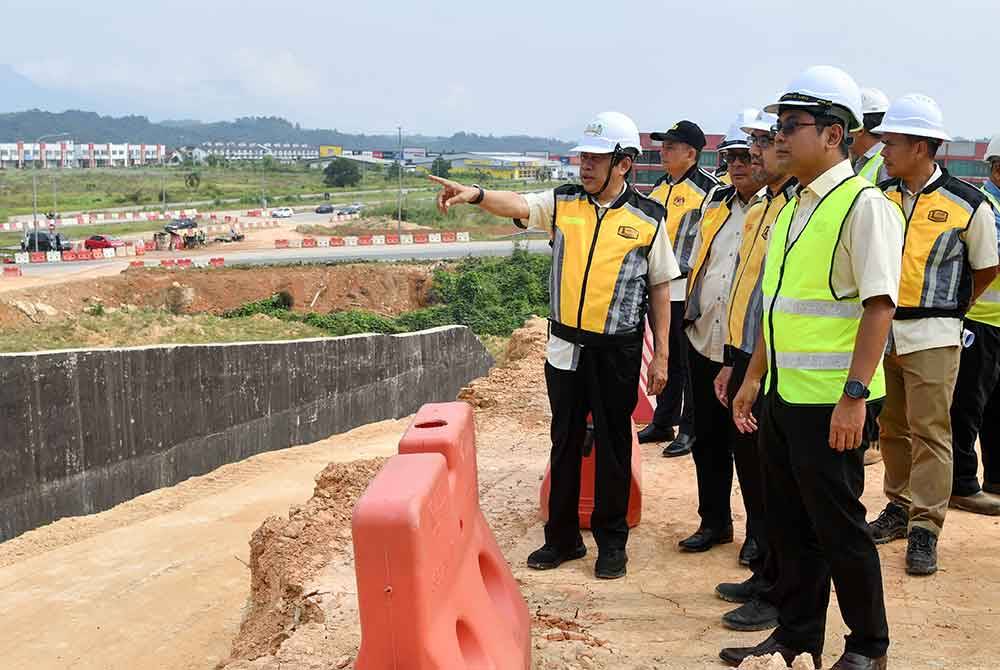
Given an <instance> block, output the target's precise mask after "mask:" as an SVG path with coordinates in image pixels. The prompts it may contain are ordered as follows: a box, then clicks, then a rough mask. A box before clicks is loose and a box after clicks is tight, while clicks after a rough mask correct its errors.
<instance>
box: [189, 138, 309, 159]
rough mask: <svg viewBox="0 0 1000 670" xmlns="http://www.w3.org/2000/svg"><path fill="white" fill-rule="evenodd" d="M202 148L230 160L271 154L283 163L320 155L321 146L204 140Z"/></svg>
mask: <svg viewBox="0 0 1000 670" xmlns="http://www.w3.org/2000/svg"><path fill="white" fill-rule="evenodd" d="M200 148H201V149H202V150H203V151H205V153H207V154H208V155H210V156H218V157H219V158H222V159H225V160H228V161H259V160H263V158H264V157H265V156H270V157H272V158H273V159H274V160H276V161H279V162H281V163H293V162H295V161H303V160H313V159H315V158H319V157H320V147H318V146H314V145H311V144H281V143H277V142H275V143H272V142H264V143H257V142H204V143H202V144H201V145H200Z"/></svg>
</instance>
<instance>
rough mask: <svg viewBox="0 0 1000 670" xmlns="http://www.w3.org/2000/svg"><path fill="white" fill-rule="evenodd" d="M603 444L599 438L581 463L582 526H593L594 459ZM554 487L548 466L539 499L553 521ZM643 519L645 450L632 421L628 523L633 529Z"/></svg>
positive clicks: (547, 517) (545, 516)
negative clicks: (641, 445) (551, 507)
mask: <svg viewBox="0 0 1000 670" xmlns="http://www.w3.org/2000/svg"><path fill="white" fill-rule="evenodd" d="M600 448H601V445H599V444H598V443H597V441H596V440H595V441H594V443H593V448H592V449H591V450H590V453H589V454H588V455H587V456H584V458H583V461H582V462H581V463H580V506H579V511H580V528H590V515H591V513H593V511H594V462H595V454H596V453H597V450H598V449H600ZM551 489H552V473H551V472H550V467H549V466H546V468H545V479H544V480H542V490H541V493H540V495H539V502H540V505H541V509H542V518H543V519H545V520H546V521H548V520H549V492H550V491H551ZM641 519H642V451H641V450H640V449H639V436H638V434H637V433H636V431H635V424H634V423H633V424H632V487H631V489H630V491H629V495H628V512H627V513H626V516H625V522H626V523H627V524H628V527H629V528H635V527H636V526H638V525H639V521H640V520H641Z"/></svg>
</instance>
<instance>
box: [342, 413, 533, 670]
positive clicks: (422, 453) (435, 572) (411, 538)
mask: <svg viewBox="0 0 1000 670" xmlns="http://www.w3.org/2000/svg"><path fill="white" fill-rule="evenodd" d="M399 454H400V455H398V456H394V457H393V458H391V459H390V460H389V462H388V463H386V464H385V467H383V468H382V471H381V472H380V473H379V474H378V476H377V477H376V478H375V479H374V480H372V483H371V484H370V485H369V487H368V489H367V490H366V491H365V493H364V495H363V496H362V497H361V499H360V500H358V503H357V505H356V506H355V508H354V518H353V535H354V554H355V571H356V576H357V583H358V605H359V610H360V615H361V649H360V651H359V653H358V658H357V661H356V662H355V666H354V667H355V668H357V670H385V669H388V668H407V670H432V669H433V670H443V669H445V668H447V669H448V670H472V669H476V670H487V669H490V670H528V668H530V667H531V617H530V615H529V613H528V607H527V605H526V604H525V602H524V598H523V597H522V596H521V594H520V592H519V590H518V587H517V582H516V581H514V577H513V575H512V574H511V572H510V568H509V567H508V566H507V562H506V561H505V560H504V557H503V554H502V553H501V552H500V548H499V547H498V546H497V543H496V539H495V538H494V537H493V532H492V531H491V530H490V528H489V526H488V525H487V523H486V519H485V518H484V517H483V513H482V511H481V510H480V508H479V488H478V484H477V474H476V450H475V424H474V423H473V419H472V409H471V407H470V406H469V405H467V404H466V403H443V404H432V405H424V406H423V407H422V408H421V409H420V411H419V412H417V416H416V417H415V418H414V419H413V423H412V424H411V425H410V428H409V429H408V430H407V431H406V434H405V435H404V436H403V439H402V440H401V441H400V443H399Z"/></svg>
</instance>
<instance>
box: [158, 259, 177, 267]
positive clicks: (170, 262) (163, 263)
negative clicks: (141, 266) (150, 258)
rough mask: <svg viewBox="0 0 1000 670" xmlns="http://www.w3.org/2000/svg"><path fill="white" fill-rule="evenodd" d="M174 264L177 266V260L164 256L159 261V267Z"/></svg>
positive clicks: (173, 265)
mask: <svg viewBox="0 0 1000 670" xmlns="http://www.w3.org/2000/svg"><path fill="white" fill-rule="evenodd" d="M176 266H177V261H175V260H174V259H173V258H164V259H163V260H162V261H160V267H164V268H172V267H176Z"/></svg>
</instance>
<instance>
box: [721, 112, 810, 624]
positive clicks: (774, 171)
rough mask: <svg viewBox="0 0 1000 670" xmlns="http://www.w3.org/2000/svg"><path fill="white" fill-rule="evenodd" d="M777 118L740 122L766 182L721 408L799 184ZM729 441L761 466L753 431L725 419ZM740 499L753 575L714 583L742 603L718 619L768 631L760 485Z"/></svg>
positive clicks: (736, 279) (733, 325)
mask: <svg viewBox="0 0 1000 670" xmlns="http://www.w3.org/2000/svg"><path fill="white" fill-rule="evenodd" d="M777 120H778V117H777V116H776V115H774V114H768V113H767V112H761V113H760V114H758V115H757V118H756V119H754V120H753V121H751V122H749V123H748V124H747V125H745V126H743V130H744V132H746V133H748V134H749V135H750V169H751V170H752V171H753V176H754V179H755V180H756V181H757V182H760V183H763V184H766V186H765V188H763V189H761V191H760V193H759V194H758V197H757V201H756V204H755V205H754V206H753V207H752V208H751V209H750V211H749V212H748V213H747V218H746V222H745V223H744V224H743V240H742V242H741V243H740V250H739V255H738V257H737V262H736V271H735V273H734V275H733V286H732V289H731V290H730V293H729V307H728V328H727V340H726V347H725V351H724V355H723V357H724V359H725V360H724V365H725V367H723V368H722V371H721V372H720V373H719V376H718V377H716V381H715V391H716V394H717V395H718V396H719V402H721V403H722V404H723V405H725V406H726V407H731V406H732V401H733V399H734V398H735V396H736V393H737V392H738V391H739V389H740V386H742V384H743V379H744V378H745V377H746V372H747V367H748V366H749V364H750V357H751V355H752V354H753V351H754V346H755V345H756V344H757V339H758V337H759V336H760V332H761V326H762V325H763V320H762V317H763V312H764V295H763V291H762V281H763V277H764V259H765V257H766V255H767V246H768V238H769V237H770V233H771V229H772V227H773V226H774V221H775V219H777V218H778V213H779V212H780V211H781V209H782V208H783V207H784V206H785V203H787V202H788V201H789V200H791V199H792V198H793V197H794V195H795V187H796V185H797V184H798V182H797V181H796V180H795V177H790V176H789V175H787V174H785V173H784V172H783V171H782V170H781V169H780V168H779V167H778V164H777V156H776V154H775V145H774V134H773V133H772V131H771V128H772V126H774V124H775V123H776V122H777ZM761 402H762V398H758V400H757V402H756V403H755V404H754V412H755V413H757V412H759V410H760V403H761ZM730 441H731V443H732V444H733V451H734V452H735V453H737V454H739V453H740V452H745V453H748V454H751V455H752V456H753V458H754V459H755V460H756V461H757V463H756V464H757V466H759V467H760V469H763V465H762V464H761V463H760V462H759V457H760V455H759V453H758V449H757V434H756V432H752V433H741V432H739V430H737V428H736V426H735V424H733V423H730ZM761 486H762V484H761ZM748 493H749V494H751V495H748ZM753 494H757V495H756V496H755V495H753ZM743 502H744V504H745V505H746V507H747V517H748V519H753V521H754V526H755V533H754V537H755V538H756V539H757V542H758V551H757V552H756V556H753V557H752V559H751V560H750V561H748V564H749V567H750V569H751V571H752V573H753V574H752V575H751V576H750V578H749V579H747V580H745V581H743V582H741V583H733V584H727V583H723V584H719V585H718V586H716V587H715V591H716V593H717V594H718V595H719V597H720V598H722V599H723V600H725V601H727V602H733V603H742V604H741V605H740V607H738V608H736V609H735V610H733V611H731V612H727V613H726V614H725V615H723V617H722V623H723V624H724V625H725V626H726V627H727V628H731V629H733V630H741V631H755V630H767V629H768V628H774V627H775V626H777V625H778V609H777V607H776V606H775V604H774V603H775V602H776V601H777V598H778V593H777V591H776V590H775V589H777V588H778V586H779V585H778V566H777V559H776V557H775V556H774V553H773V552H772V551H771V550H770V541H769V539H768V532H767V525H766V521H765V518H764V504H765V502H764V499H763V492H762V490H760V489H759V488H753V489H750V490H747V489H746V488H744V489H743Z"/></svg>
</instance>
